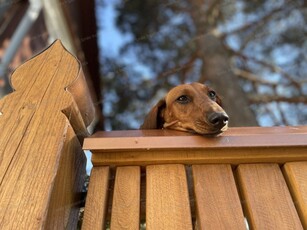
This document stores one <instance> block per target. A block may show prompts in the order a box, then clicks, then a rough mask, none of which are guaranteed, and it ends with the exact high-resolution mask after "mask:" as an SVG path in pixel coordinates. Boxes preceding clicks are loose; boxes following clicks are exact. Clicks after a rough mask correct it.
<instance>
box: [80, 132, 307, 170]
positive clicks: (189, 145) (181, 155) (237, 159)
mask: <svg viewBox="0 0 307 230" xmlns="http://www.w3.org/2000/svg"><path fill="white" fill-rule="evenodd" d="M306 140H307V126H297V127H270V128H268V127H241V128H229V130H228V131H226V132H225V133H224V134H222V135H220V136H218V137H206V136H201V135H197V134H190V133H185V132H179V131H172V130H133V131H112V132H98V133H96V134H95V135H93V136H91V137H89V138H86V139H85V141H84V145H83V148H84V149H89V150H91V151H92V153H93V157H92V161H93V164H94V165H113V164H114V165H129V164H131V163H132V162H133V164H135V165H147V164H157V163H183V164H192V163H195V162H198V163H230V164H239V163H265V162H271V163H285V162H289V161H302V160H307V151H306V147H307V141H306ZM293 148H295V151H294V149H293ZM153 152H154V154H151V153H153Z"/></svg>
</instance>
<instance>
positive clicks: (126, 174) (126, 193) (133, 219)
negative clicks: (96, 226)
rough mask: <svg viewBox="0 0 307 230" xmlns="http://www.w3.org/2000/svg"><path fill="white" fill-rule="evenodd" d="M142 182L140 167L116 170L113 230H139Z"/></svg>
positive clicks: (112, 217)
mask: <svg viewBox="0 0 307 230" xmlns="http://www.w3.org/2000/svg"><path fill="white" fill-rule="evenodd" d="M140 182H141V175H140V167H118V168H117V169H116V178H115V187H114V194H113V205H112V216H111V229H114V230H116V229H139V227H140Z"/></svg>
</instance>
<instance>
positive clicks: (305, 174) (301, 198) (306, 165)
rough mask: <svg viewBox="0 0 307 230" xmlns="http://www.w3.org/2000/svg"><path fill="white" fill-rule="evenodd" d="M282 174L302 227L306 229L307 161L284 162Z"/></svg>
mask: <svg viewBox="0 0 307 230" xmlns="http://www.w3.org/2000/svg"><path fill="white" fill-rule="evenodd" d="M284 174H285V176H286V179H287V182H288V185H289V188H290V191H291V193H292V197H293V199H294V203H295V206H296V208H297V210H298V214H299V216H300V218H301V221H302V224H303V227H304V229H307V162H291V163H287V164H285V165H284Z"/></svg>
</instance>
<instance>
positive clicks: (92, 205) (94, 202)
mask: <svg viewBox="0 0 307 230" xmlns="http://www.w3.org/2000/svg"><path fill="white" fill-rule="evenodd" d="M108 185H109V167H95V168H93V169H92V172H91V178H90V183H89V188H88V193H87V198H86V203H85V209H84V217H83V223H82V230H98V229H99V230H101V229H105V226H106V223H105V217H106V211H107V205H108Z"/></svg>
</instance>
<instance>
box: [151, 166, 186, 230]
mask: <svg viewBox="0 0 307 230" xmlns="http://www.w3.org/2000/svg"><path fill="white" fill-rule="evenodd" d="M146 176H147V178H146V228H147V229H149V230H150V229H176V230H180V229H182V230H188V229H192V220H191V211H190V203H189V194H188V186H187V178H186V173H185V168H184V166H183V165H152V166H147V168H146Z"/></svg>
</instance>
